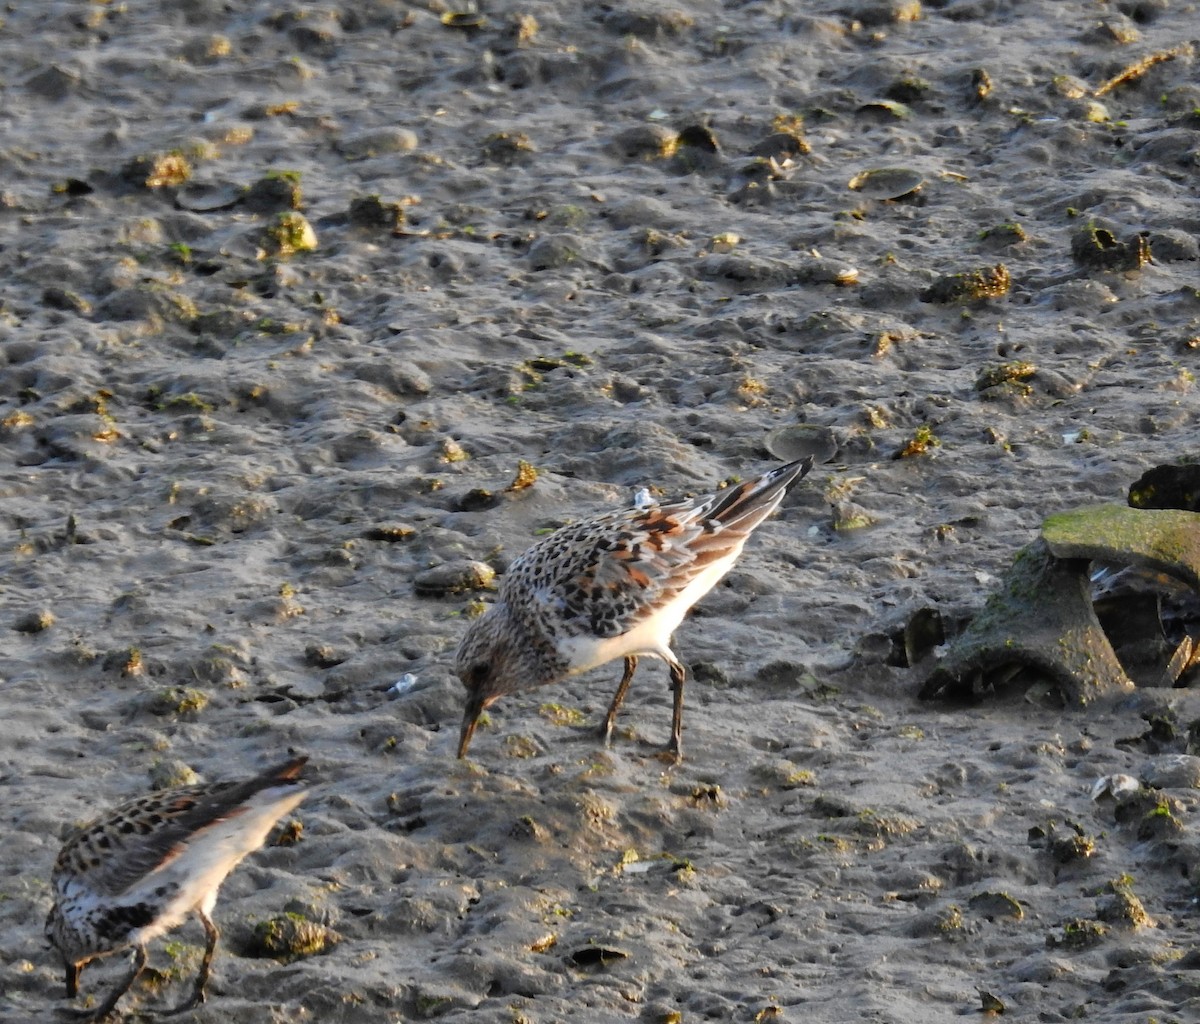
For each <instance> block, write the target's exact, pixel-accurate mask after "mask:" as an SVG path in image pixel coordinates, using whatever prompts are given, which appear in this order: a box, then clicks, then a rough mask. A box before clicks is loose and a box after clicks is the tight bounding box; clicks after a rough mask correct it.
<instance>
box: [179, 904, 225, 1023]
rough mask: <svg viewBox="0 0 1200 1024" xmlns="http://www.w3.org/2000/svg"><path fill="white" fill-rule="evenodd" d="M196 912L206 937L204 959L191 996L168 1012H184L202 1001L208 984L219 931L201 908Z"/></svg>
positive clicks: (219, 934) (219, 935)
mask: <svg viewBox="0 0 1200 1024" xmlns="http://www.w3.org/2000/svg"><path fill="white" fill-rule="evenodd" d="M196 914H197V915H198V916H199V918H200V923H201V924H203V925H204V934H205V935H206V936H207V939H208V941H207V943H206V944H205V946H204V959H203V960H201V961H200V973H199V974H197V975H196V985H195V987H194V988H193V989H192V994H191V996H190V997H188V998H187V999H185V1000H184V1001H183V1002H182V1003H180V1004H179V1005H178V1006H177V1007H175V1009H173V1010H170V1011H168V1012H169V1013H184V1012H186V1011H187V1010H190V1009H192V1008H193V1007H195V1006H199V1005H200V1004H201V1003H202V1002H204V987H205V986H206V985H207V984H208V975H209V972H210V971H211V970H212V962H213V957H214V956H215V955H216V952H217V939H219V938H220V937H221V933H220V932H219V931H218V930H217V926H216V925H215V924H214V923H213V919H212V918H211V917H209V916H208V915H207V914H206V913H205V912H204V911H203V910H201V909H199V908H197V909H196Z"/></svg>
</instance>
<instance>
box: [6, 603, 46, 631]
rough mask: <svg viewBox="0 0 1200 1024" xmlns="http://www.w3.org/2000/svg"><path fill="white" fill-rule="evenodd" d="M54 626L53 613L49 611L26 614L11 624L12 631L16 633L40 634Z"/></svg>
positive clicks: (42, 610) (43, 610)
mask: <svg viewBox="0 0 1200 1024" xmlns="http://www.w3.org/2000/svg"><path fill="white" fill-rule="evenodd" d="M53 625H54V613H53V612H52V611H50V610H49V609H45V608H43V609H41V610H39V611H36V612H28V613H27V614H25V615H22V616H20V617H19V618H18V619H17V621H16V622H14V623H13V629H15V630H16V631H17V632H18V633H41V632H44V631H45V630H47V629H49V628H50V627H51V626H53Z"/></svg>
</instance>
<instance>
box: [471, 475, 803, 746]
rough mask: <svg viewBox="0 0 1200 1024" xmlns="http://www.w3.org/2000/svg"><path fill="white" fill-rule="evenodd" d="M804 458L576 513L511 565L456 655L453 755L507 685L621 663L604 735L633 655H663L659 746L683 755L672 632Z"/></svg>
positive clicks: (513, 688)
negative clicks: (458, 725)
mask: <svg viewBox="0 0 1200 1024" xmlns="http://www.w3.org/2000/svg"><path fill="white" fill-rule="evenodd" d="M812 464H813V460H812V458H811V456H810V457H809V458H806V459H803V460H800V461H797V462H790V463H788V464H787V465H785V466H780V467H779V468H777V469H774V470H772V471H771V472H769V473H766V474H764V475H763V476H761V477H759V478H758V479H756V480H751V481H749V482H747V483H744V484H739V485H738V486H736V487H729V488H726V489H725V490H722V491H717V492H716V493H715V494H709V495H703V496H701V497H697V498H686V499H683V500H681V501H673V502H670V503H668V504H657V503H654V502H650V501H638V502H636V503H635V504H634V505H633V506H632V507H630V508H626V509H621V510H620V511H617V512H607V513H604V514H602V515H598V516H593V517H591V518H588V519H583V520H580V521H579V522H577V523H572V524H570V525H569V526H564V527H562V528H561V529H559V530H556V531H555V532H554V533H552V534H551V535H550V536H549V537H546V538H545V539H544V540H541V541H538V543H536V544H534V545H533V546H532V547H531V548H529V550H527V551H526V552H525V553H524V554H522V555H521V557H520V558H518V559H517V560H516V561H515V562H513V564H512V565H511V566H510V568H509V570H508V572H507V573H506V574H505V576H504V581H503V583H502V584H501V587H500V593H499V600H498V601H497V602H496V604H494V605H493V606H492V607H491V608H490V609H489V610H488V611H487V613H486V614H484V615H483V616H481V617H480V618H478V619H476V620H475V621H474V622H472V623H471V625H470V627H469V628H468V629H467V632H466V634H465V635H464V636H463V638H462V641H461V643H460V644H459V647H458V652H457V654H456V656H455V669H456V671H457V673H458V676H459V678H460V679H461V680H462V682H463V685H464V686H465V687H466V690H467V700H466V709H465V711H464V714H463V720H462V729H461V732H460V734H459V741H458V756H459V757H460V758H461V757H465V756H466V753H467V748H468V747H469V746H470V743H471V737H472V736H473V735H474V732H475V725H476V723H477V721H478V720H479V715H480V714H481V713H482V712H483V710H484V709H485V708H486V707H488V706H489V705H491V704H492V703H493V702H495V701H496V700H497V699H498V698H500V697H503V696H504V695H505V694H509V693H515V692H517V691H519V690H526V689H531V688H533V687H536V686H546V685H549V684H550V683H555V682H558V681H560V680H562V679H564V678H566V677H567V676H569V675H574V674H576V673H579V672H585V671H587V670H588V669H591V668H595V667H597V666H599V665H603V664H605V663H606V662H609V661H612V660H614V659H616V658H623V659H624V661H625V673H624V675H623V676H622V677H621V682H620V685H619V686H618V687H617V692H616V695H615V696H614V697H613V700H612V704H611V705H610V706H609V709H608V713H607V714H606V715H605V716H604V724H603V727H602V730H601V735H602V736H603V737H604V738H605V740H606V741H607V740H609V739H610V738H611V736H612V731H613V723H614V722H615V720H616V717H617V710H618V709H619V708H620V706H621V702H622V701H623V700H624V699H625V694H626V692H627V691H628V689H629V683H630V681H631V680H632V679H633V673H634V671H635V670H636V669H637V664H638V658H639V657H642V656H650V657H655V658H661V659H662V660H663V661H665V662H666V663H667V667H668V669H669V670H670V674H671V687H672V691H673V697H674V706H673V713H672V719H671V741H670V743H669V744H668V746H667V748H666V752H667V753H668V754H669V755H671V756H672V757H673V759H674V760H675V761H679V760H680V758H681V747H682V733H683V682H684V668H683V666H682V665H681V664H680V663H679V659H678V658H676V657H675V654H674V653H673V652H672V650H671V635H672V634H673V633H674V632H675V629H676V628H677V627H678V626H679V624H680V622H682V621H683V617H684V616H685V615H686V614H687V612H688V609H690V608H691V607H692V605H694V604H695V603H696V602H697V601H699V600H700V598H702V597H703V596H704V595H705V594H707V593H708V592H709V590H711V589H712V588H713V586H714V585H715V584H716V583H717V581H718V580H719V579H720V578H721V577H722V576H724V575H725V573H727V572H728V571H729V570H730V568H731V567H732V566H733V564H734V562H736V561H737V558H738V556H739V555H740V554H741V552H742V547H743V546H744V545H745V543H746V540H747V538H748V537H749V536H750V534H751V533H753V532H754V530H755V528H756V527H757V526H758V525H759V524H760V523H762V522H763V520H764V519H766V518H767V516H769V515H770V514H771V513H772V512H774V511H775V509H776V508H778V507H779V503H780V502H781V501H782V500H783V496H784V494H786V493H787V490H788V488H789V487H791V485H792V484H794V483H795V482H796V481H797V480H799V479H800V478H801V477H803V476H804V475H805V474H806V473H807V472H808V471H809V470H810V469H811V468H812Z"/></svg>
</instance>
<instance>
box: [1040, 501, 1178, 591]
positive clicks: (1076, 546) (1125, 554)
mask: <svg viewBox="0 0 1200 1024" xmlns="http://www.w3.org/2000/svg"><path fill="white" fill-rule="evenodd" d="M1042 538H1043V539H1044V540H1045V542H1046V546H1047V547H1048V548H1049V550H1050V553H1051V554H1052V555H1054V556H1055V557H1056V558H1080V559H1083V558H1086V559H1101V560H1103V561H1106V562H1115V563H1118V564H1122V565H1144V566H1147V567H1149V568H1151V569H1156V570H1158V571H1159V572H1165V573H1169V574H1170V575H1172V576H1175V577H1176V578H1178V579H1180V580H1183V581H1184V582H1185V583H1188V584H1190V585H1191V586H1192V587H1194V588H1196V589H1197V590H1200V513H1196V512H1185V511H1183V510H1182V509H1138V508H1129V507H1128V506H1127V505H1095V506H1091V507H1089V508H1080V509H1072V510H1071V511H1070V512H1060V513H1059V514H1057V515H1053V516H1050V517H1048V518H1047V519H1046V521H1045V522H1044V523H1043V524H1042Z"/></svg>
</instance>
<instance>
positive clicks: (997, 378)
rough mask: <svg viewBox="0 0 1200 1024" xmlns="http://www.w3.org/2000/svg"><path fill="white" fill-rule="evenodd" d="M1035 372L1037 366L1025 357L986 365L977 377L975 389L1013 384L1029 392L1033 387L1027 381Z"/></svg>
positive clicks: (1024, 392) (983, 389) (1025, 392)
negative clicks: (996, 364)
mask: <svg viewBox="0 0 1200 1024" xmlns="http://www.w3.org/2000/svg"><path fill="white" fill-rule="evenodd" d="M1035 373H1037V367H1036V366H1035V365H1034V364H1033V363H1028V362H1025V361H1024V360H1023V359H1014V360H1012V361H1010V362H1007V363H1001V364H1000V365H999V366H985V367H984V368H983V369H982V370H980V371H979V376H978V377H976V378H975V390H976V391H986V390H988V389H989V388H995V387H1000V386H1002V385H1011V386H1013V387H1015V388H1019V389H1020V390H1021V393H1022V394H1029V392H1030V391H1031V390H1032V389H1031V388H1030V386H1029V384H1028V383H1026V382H1027V381H1028V380H1029V378H1030V377H1032V376H1033V375H1034V374H1035Z"/></svg>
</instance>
